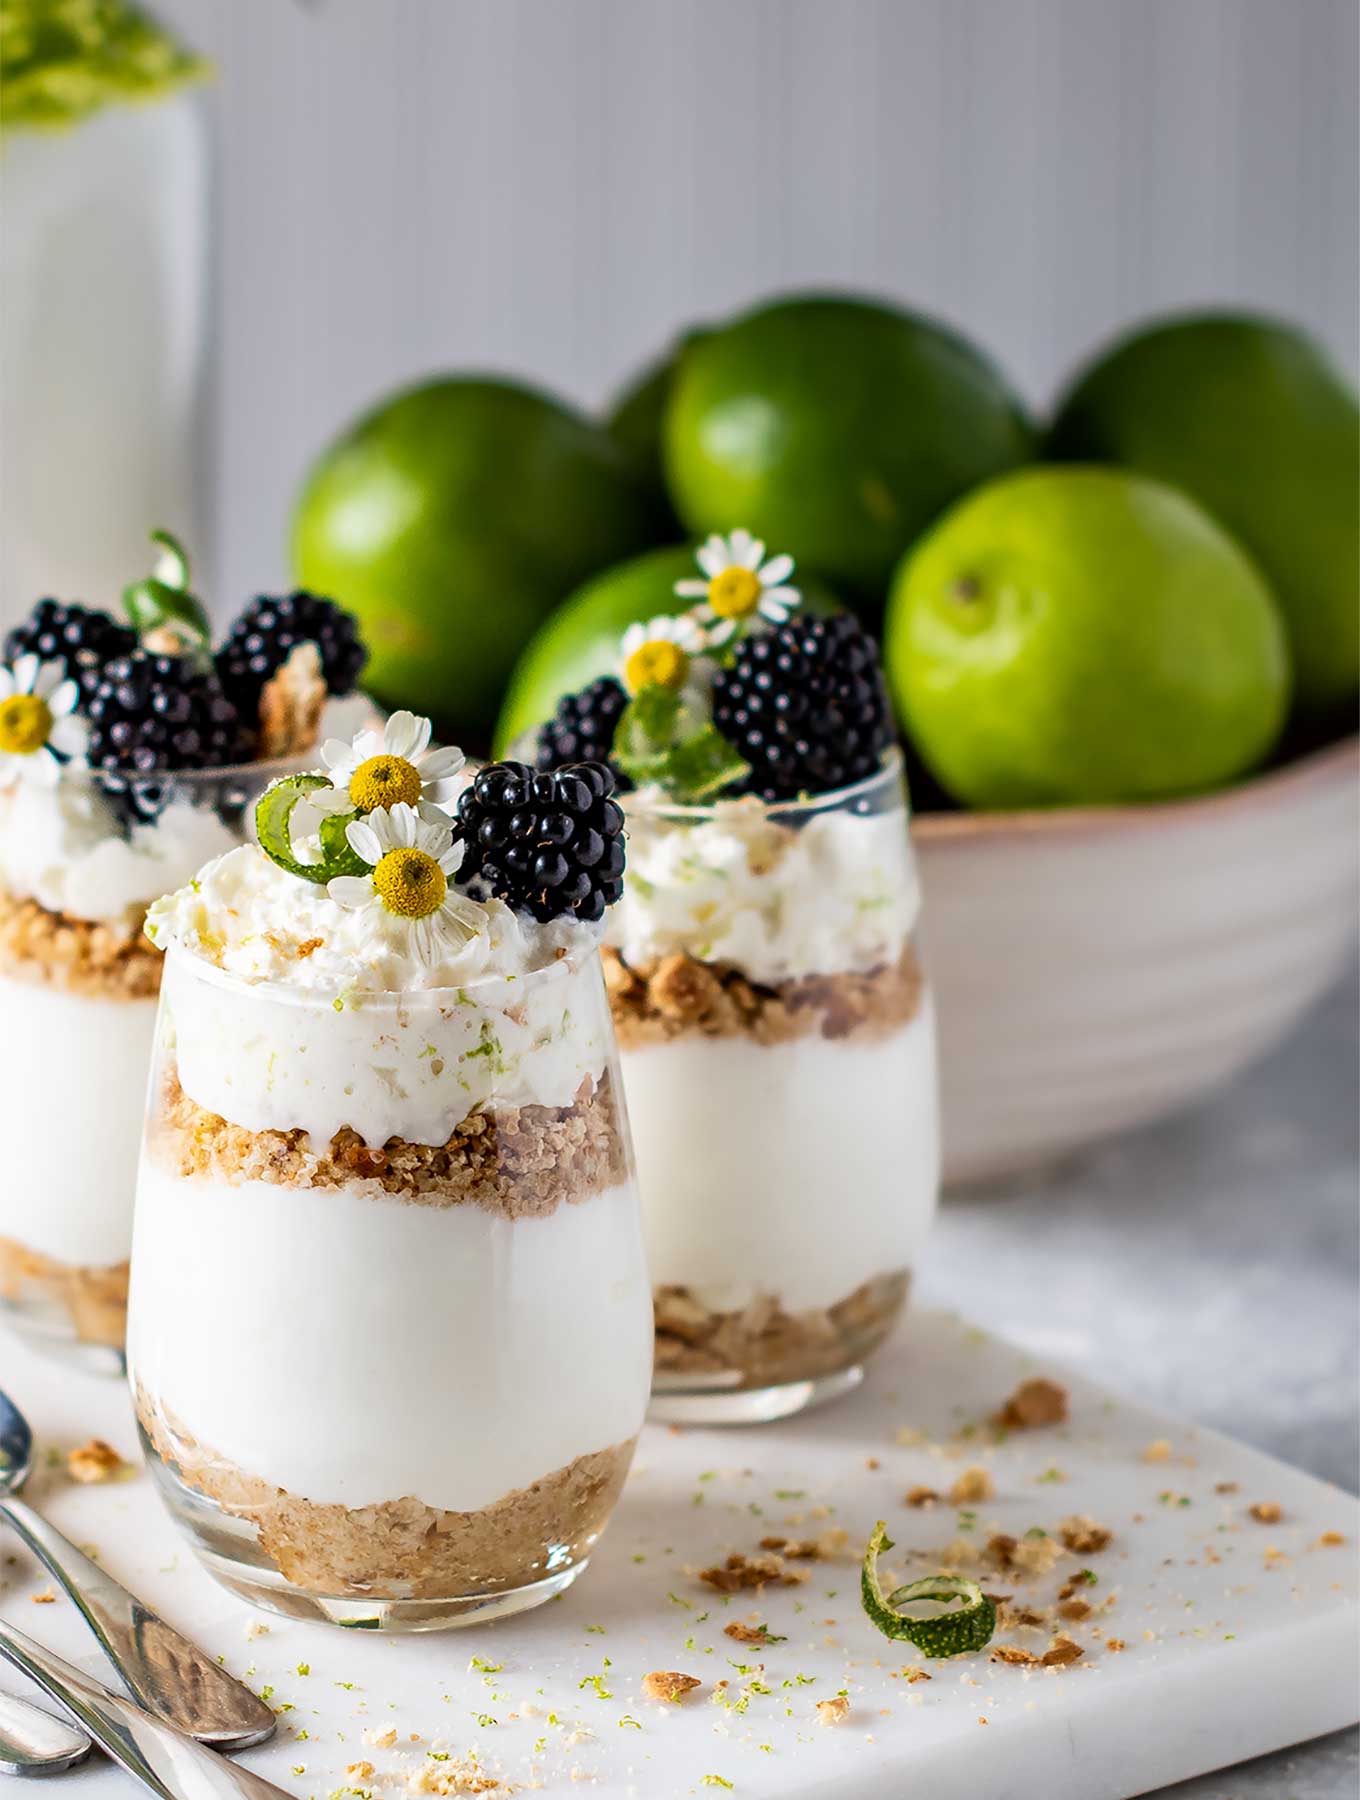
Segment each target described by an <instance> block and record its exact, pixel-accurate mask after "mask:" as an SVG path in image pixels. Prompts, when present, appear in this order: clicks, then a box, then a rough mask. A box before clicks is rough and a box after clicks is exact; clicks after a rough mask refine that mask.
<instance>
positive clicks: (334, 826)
mask: <svg viewBox="0 0 1360 1800" xmlns="http://www.w3.org/2000/svg"><path fill="white" fill-rule="evenodd" d="M333 786H334V783H333V782H332V781H331V779H330V777H329V776H327V775H305V774H302V775H285V776H283V777H282V779H281V780H279V781H275V782H271V783H270V785H269V786H268V787H267V788H266V789H265V791H264V793H263V794H261V796H260V798H259V801H258V803H257V804H256V807H255V835H256V837H257V838H258V840H259V845H260V848H261V850H263V851H264V853H265V855H266V856H267V857H268V858H269V860H270V861H271V862H274V863H277V864H278V866H279V867H280V868H281V869H286V870H287V872H288V873H289V874H290V875H297V876H299V877H300V878H301V879H302V880H303V881H314V882H316V883H317V884H318V886H321V887H324V886H325V884H326V883H327V882H328V881H334V880H335V878H336V876H337V875H367V874H369V873H370V870H369V866H368V864H367V863H366V862H365V861H364V859H363V857H361V856H360V855H359V854H358V852H357V851H356V850H354V849H353V848H352V847H351V845H350V842H349V839H348V838H347V837H346V836H345V826H346V825H347V824H348V823H349V818H353V817H356V816H357V815H355V814H353V813H351V814H350V815H349V817H348V818H337V817H335V816H334V815H333V814H332V815H330V816H328V817H326V818H324V819H323V820H322V821H321V828H320V838H321V857H320V860H319V861H317V862H303V861H301V859H300V858H299V857H298V854H297V852H296V851H295V850H294V848H293V831H292V820H293V810H294V808H295V807H296V806H297V803H298V801H299V800H301V799H302V798H303V797H304V795H306V794H308V793H311V792H312V791H313V790H314V789H316V788H328V787H333Z"/></svg>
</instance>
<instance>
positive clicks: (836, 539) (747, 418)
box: [665, 298, 1031, 602]
mask: <svg viewBox="0 0 1360 1800" xmlns="http://www.w3.org/2000/svg"><path fill="white" fill-rule="evenodd" d="M1030 451H1031V433H1030V428H1029V425H1028V423H1027V421H1026V419H1025V415H1024V413H1023V411H1022V409H1021V406H1020V403H1019V402H1018V400H1017V399H1016V398H1015V396H1014V394H1013V393H1012V392H1011V390H1010V389H1009V387H1008V386H1007V385H1006V382H1005V381H1004V379H1003V378H1002V376H1001V375H1000V373H999V372H998V370H997V369H996V368H995V367H994V366H993V364H992V363H991V362H989V361H988V360H987V358H986V357H984V356H983V355H982V354H981V352H980V351H978V350H977V349H976V348H974V346H973V345H972V344H970V343H969V342H968V341H967V340H966V339H965V338H962V337H960V336H958V335H957V333H955V332H952V331H949V330H947V329H946V328H945V327H944V326H942V325H940V324H937V323H936V322H935V321H934V320H932V319H926V318H921V317H918V316H915V315H913V314H911V313H906V312H901V311H898V310H897V309H896V308H894V307H890V306H880V305H874V304H871V303H869V302H867V301H862V300H848V299H833V298H812V299H795V300H785V301H780V302H779V303H777V304H776V305H773V306H766V307H762V308H761V309H760V310H759V311H756V312H752V313H748V314H746V315H745V317H743V318H740V319H738V320H736V321H735V322H734V323H733V324H730V325H727V326H725V327H723V328H722V329H721V330H717V331H712V332H710V333H708V334H707V335H706V336H705V337H703V338H702V339H700V340H699V342H697V343H694V344H691V345H690V346H689V347H688V348H687V350H686V352H685V355H684V357H683V359H682V360H681V363H680V366H679V368H678V369H677V371H676V374H675V381H674V388H673V391H672V394H671V399H670V404H669V406H668V408H667V411H666V428H665V455H666V469H667V476H668V481H669V485H670V492H671V498H672V499H673V501H674V502H675V506H676V510H677V511H678V512H679V514H680V517H681V519H683V521H684V522H685V524H686V525H687V526H688V527H689V529H690V530H691V531H693V532H695V533H696V534H699V535H703V534H706V533H708V532H710V531H729V530H731V529H732V528H733V527H734V526H738V525H745V526H747V527H748V528H749V529H750V530H752V531H754V532H755V533H756V534H757V535H758V536H760V537H762V538H764V539H765V541H766V543H767V544H768V545H769V546H770V549H771V550H772V551H777V550H788V551H790V552H792V554H793V555H794V556H795V557H797V558H798V559H799V561H801V562H805V563H807V564H808V566H809V567H811V568H815V569H818V570H820V571H821V572H822V573H823V574H824V575H825V576H826V577H827V579H828V580H832V581H837V582H842V583H845V584H846V585H848V586H850V587H854V588H858V589H859V590H861V591H862V592H864V593H868V594H872V596H873V598H874V599H875V601H877V602H881V599H882V595H883V591H884V588H885V587H886V585H887V581H888V578H889V575H890V574H891V572H892V569H893V566H894V564H895V563H896V561H897V559H898V558H899V557H900V556H901V554H902V552H903V551H904V550H905V549H906V548H907V546H908V545H909V544H910V543H912V542H913V541H914V539H915V538H916V537H917V536H918V535H919V533H920V532H921V531H922V530H924V528H925V527H926V526H927V525H928V524H929V523H930V521H931V520H932V519H933V518H934V517H935V516H936V515H937V514H938V513H939V512H940V511H941V510H942V509H943V508H944V507H946V506H947V505H948V504H949V503H950V502H951V501H952V500H956V499H957V498H958V497H959V495H960V494H963V493H966V492H967V490H968V489H969V488H971V487H973V486H974V485H975V484H976V483H977V482H979V481H983V480H985V479H986V478H987V477H988V476H990V475H995V474H998V473H1000V472H1001V471H1002V470H1005V469H1010V468H1013V467H1014V466H1015V465H1016V464H1017V463H1021V462H1023V461H1025V459H1026V458H1027V457H1028V456H1029V454H1030Z"/></svg>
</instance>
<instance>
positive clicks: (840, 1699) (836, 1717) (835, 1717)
mask: <svg viewBox="0 0 1360 1800" xmlns="http://www.w3.org/2000/svg"><path fill="white" fill-rule="evenodd" d="M849 1711H850V1697H849V1695H848V1694H833V1695H832V1696H831V1698H830V1699H829V1700H819V1701H818V1702H817V1717H818V1718H819V1719H820V1720H821V1722H822V1724H823V1725H839V1724H840V1722H841V1720H842V1719H844V1717H845V1715H846V1714H847V1713H848V1712H849Z"/></svg>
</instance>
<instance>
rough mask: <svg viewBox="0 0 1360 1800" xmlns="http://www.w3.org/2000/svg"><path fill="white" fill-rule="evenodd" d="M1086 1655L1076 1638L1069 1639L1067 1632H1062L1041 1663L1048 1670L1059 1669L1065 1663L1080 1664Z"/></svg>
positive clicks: (1040, 1659)
mask: <svg viewBox="0 0 1360 1800" xmlns="http://www.w3.org/2000/svg"><path fill="white" fill-rule="evenodd" d="M1085 1654H1086V1653H1085V1651H1084V1650H1083V1649H1082V1647H1081V1645H1080V1644H1079V1643H1077V1641H1076V1640H1075V1639H1074V1638H1070V1637H1068V1635H1067V1633H1066V1632H1065V1631H1060V1632H1059V1633H1058V1635H1057V1636H1056V1637H1055V1638H1054V1640H1053V1642H1052V1643H1051V1644H1050V1645H1049V1646H1048V1649H1047V1650H1045V1651H1044V1653H1043V1655H1042V1656H1041V1657H1040V1658H1039V1661H1040V1662H1041V1663H1042V1664H1043V1665H1044V1667H1045V1668H1046V1669H1058V1668H1061V1667H1062V1666H1063V1664H1064V1663H1074V1662H1080V1661H1081V1659H1082V1657H1083V1656H1084V1655H1085Z"/></svg>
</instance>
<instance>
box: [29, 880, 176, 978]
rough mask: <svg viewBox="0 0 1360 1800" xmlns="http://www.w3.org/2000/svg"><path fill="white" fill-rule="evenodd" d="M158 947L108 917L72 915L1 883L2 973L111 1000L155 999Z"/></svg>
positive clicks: (159, 972) (159, 963)
mask: <svg viewBox="0 0 1360 1800" xmlns="http://www.w3.org/2000/svg"><path fill="white" fill-rule="evenodd" d="M161 963H162V958H161V954H160V952H159V950H157V949H155V948H154V947H153V945H152V944H150V943H149V942H148V940H147V939H146V938H145V937H143V935H142V928H141V924H140V923H138V925H137V926H136V928H135V929H134V930H131V931H130V930H128V929H127V927H125V926H122V925H117V924H113V923H111V922H110V921H108V920H96V919H73V918H71V917H70V916H69V915H68V914H66V913H57V912H49V911H48V909H47V908H46V907H45V906H40V905H39V904H38V902H37V901H36V900H33V899H24V900H20V899H18V898H16V897H15V896H14V895H13V894H10V893H8V892H6V890H5V889H4V888H3V887H0V975H9V976H12V977H13V978H14V979H15V980H16V981H31V982H35V983H37V984H39V985H41V986H47V987H59V988H64V989H66V991H67V992H68V993H72V994H87V995H90V996H93V997H95V998H103V999H107V1000H153V999H154V998H155V997H156V995H157V994H158V993H159V992H160V985H161Z"/></svg>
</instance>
